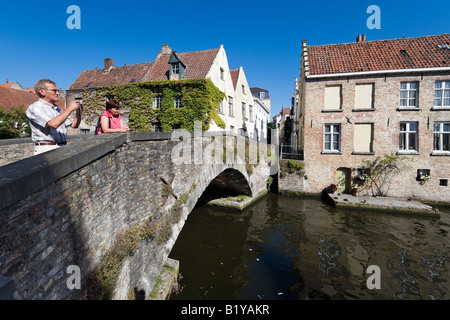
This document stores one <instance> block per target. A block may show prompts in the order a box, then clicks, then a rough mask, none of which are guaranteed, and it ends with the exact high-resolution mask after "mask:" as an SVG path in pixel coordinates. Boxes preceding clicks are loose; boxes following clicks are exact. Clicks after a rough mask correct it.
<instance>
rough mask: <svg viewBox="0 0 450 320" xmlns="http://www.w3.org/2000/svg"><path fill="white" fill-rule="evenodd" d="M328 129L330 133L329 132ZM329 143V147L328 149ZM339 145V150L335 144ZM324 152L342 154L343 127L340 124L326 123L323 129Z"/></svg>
mask: <svg viewBox="0 0 450 320" xmlns="http://www.w3.org/2000/svg"><path fill="white" fill-rule="evenodd" d="M327 127H329V129H330V131H329V132H327ZM327 136H329V137H330V141H328V142H327ZM327 143H329V144H330V145H329V147H328V148H327ZM336 143H337V148H335V147H334V146H335V144H336ZM323 150H324V152H327V153H335V152H341V125H340V124H339V123H326V124H325V125H324V128H323Z"/></svg>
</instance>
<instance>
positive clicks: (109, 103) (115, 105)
mask: <svg viewBox="0 0 450 320" xmlns="http://www.w3.org/2000/svg"><path fill="white" fill-rule="evenodd" d="M112 108H116V109H120V103H119V102H117V101H116V100H108V101H106V110H109V109H112Z"/></svg>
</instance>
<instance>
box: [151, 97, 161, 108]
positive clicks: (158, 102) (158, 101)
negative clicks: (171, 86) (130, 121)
mask: <svg viewBox="0 0 450 320" xmlns="http://www.w3.org/2000/svg"><path fill="white" fill-rule="evenodd" d="M161 101H162V96H156V97H155V99H153V103H152V107H153V109H161Z"/></svg>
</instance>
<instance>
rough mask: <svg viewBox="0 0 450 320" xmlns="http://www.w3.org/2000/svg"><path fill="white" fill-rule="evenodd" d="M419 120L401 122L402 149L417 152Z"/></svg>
mask: <svg viewBox="0 0 450 320" xmlns="http://www.w3.org/2000/svg"><path fill="white" fill-rule="evenodd" d="M417 134H418V123H417V122H400V141H399V149H400V151H406V152H412V151H413V152H417V151H418V148H417Z"/></svg>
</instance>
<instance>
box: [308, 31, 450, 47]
mask: <svg viewBox="0 0 450 320" xmlns="http://www.w3.org/2000/svg"><path fill="white" fill-rule="evenodd" d="M438 36H450V33H441V34H434V35H427V36H418V37H401V38H392V39H379V40H364V41H353V42H344V43H329V44H312V45H311V44H307V46H308V47H323V46H342V45H347V44H359V43H360V44H364V43H368V42H387V41H398V40H408V39H419V38H431V37H438Z"/></svg>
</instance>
